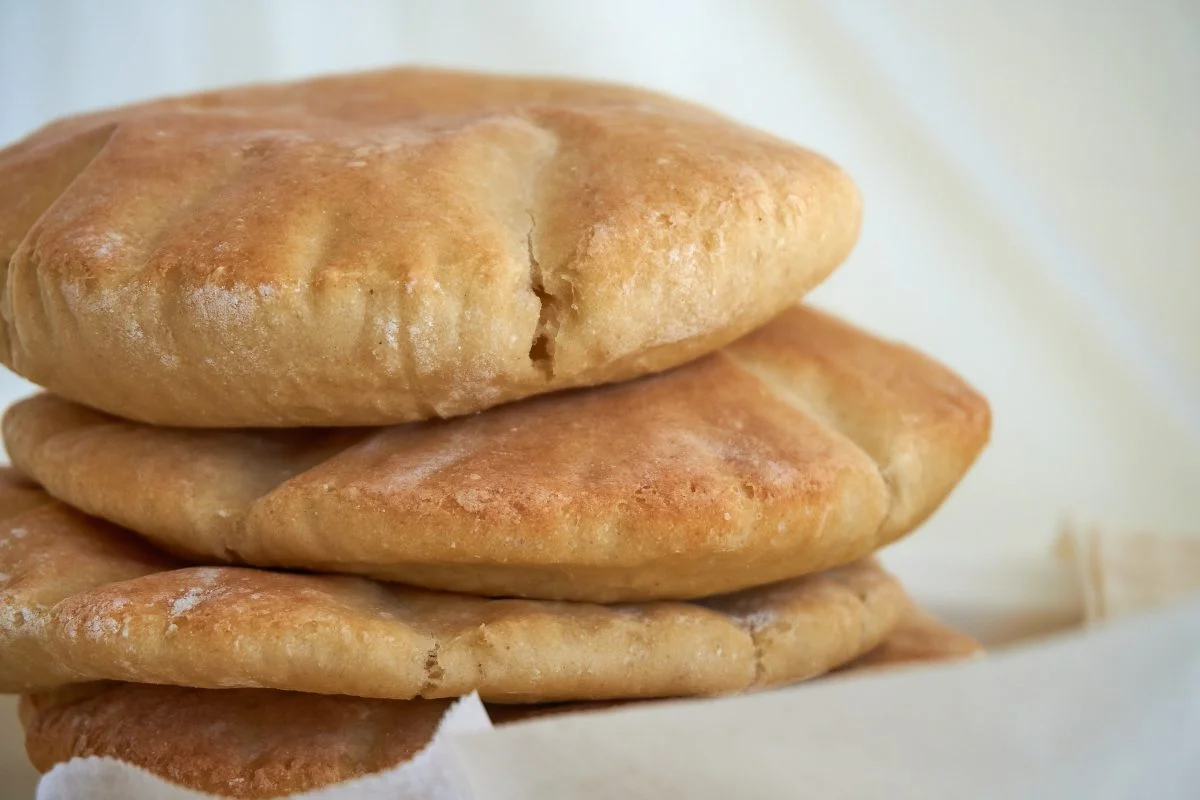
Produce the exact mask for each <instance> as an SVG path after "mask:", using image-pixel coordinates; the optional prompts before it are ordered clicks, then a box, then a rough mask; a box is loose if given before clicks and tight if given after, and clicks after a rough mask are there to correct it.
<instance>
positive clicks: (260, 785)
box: [21, 683, 449, 797]
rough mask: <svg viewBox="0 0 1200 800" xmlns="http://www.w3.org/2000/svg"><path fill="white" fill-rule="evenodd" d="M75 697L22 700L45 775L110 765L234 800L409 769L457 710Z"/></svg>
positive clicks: (142, 693)
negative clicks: (78, 761)
mask: <svg viewBox="0 0 1200 800" xmlns="http://www.w3.org/2000/svg"><path fill="white" fill-rule="evenodd" d="M71 688H72V690H73V691H71V692H68V693H66V694H65V695H64V693H62V692H50V693H44V694H34V695H26V696H25V697H23V698H22V699H21V717H22V723H23V725H24V727H25V750H26V752H27V753H28V754H29V760H30V761H31V762H32V763H33V765H34V767H35V768H37V769H38V770H39V771H41V772H46V771H48V770H49V769H50V768H51V767H53V766H54V765H55V764H57V763H60V762H63V761H69V760H70V759H71V758H74V757H76V756H93V755H94V756H109V757H111V758H117V759H120V760H122V761H126V762H128V763H131V764H135V765H137V766H139V767H142V768H143V769H146V770H149V771H150V772H153V773H154V774H156V775H159V776H160V777H162V778H165V779H166V780H169V781H171V782H173V783H177V784H180V785H182V786H186V787H188V788H190V789H196V790H199V791H203V792H211V793H213V794H219V795H222V796H230V797H278V796H280V795H285V794H290V793H293V792H300V791H305V790H307V789H315V788H318V787H321V786H326V785H328V784H331V783H339V782H341V781H345V780H350V779H351V778H356V777H359V776H361V775H367V774H370V773H372V772H379V771H381V770H384V769H387V768H389V767H392V766H394V765H396V764H399V763H402V762H404V761H408V760H409V759H411V758H412V757H413V756H414V755H416V753H418V752H420V750H421V748H423V747H424V746H425V745H426V744H427V743H428V742H429V739H430V738H432V736H433V733H434V731H435V730H436V729H437V725H438V722H439V721H440V720H441V717H442V715H443V713H444V712H445V710H446V708H447V706H448V705H449V701H447V700H412V701H399V702H398V701H390V700H370V699H363V698H357V697H344V696H333V695H315V694H298V693H293V692H277V691H270V690H265V689H226V690H221V691H213V690H206V689H187V688H182V687H177V686H151V685H146V684H131V683H129V684H120V683H118V684H107V685H100V686H93V687H83V688H82V690H81V689H80V688H77V687H71Z"/></svg>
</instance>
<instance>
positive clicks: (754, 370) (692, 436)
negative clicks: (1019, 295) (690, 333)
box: [4, 308, 991, 602]
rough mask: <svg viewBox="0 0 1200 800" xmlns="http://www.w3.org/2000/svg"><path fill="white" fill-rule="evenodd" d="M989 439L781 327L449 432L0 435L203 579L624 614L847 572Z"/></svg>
mask: <svg viewBox="0 0 1200 800" xmlns="http://www.w3.org/2000/svg"><path fill="white" fill-rule="evenodd" d="M990 423H991V420H990V416H989V411H988V407H987V403H986V402H985V401H984V400H983V398H981V397H980V396H979V395H978V394H977V393H976V392H974V391H973V390H972V389H971V388H970V387H969V386H968V385H966V384H965V383H964V382H963V381H962V380H961V379H959V378H958V377H957V376H955V375H954V374H953V373H951V372H950V371H948V370H947V369H945V368H944V367H941V366H940V365H938V364H936V363H934V362H932V361H930V360H929V359H927V358H925V357H924V356H921V355H920V354H918V353H916V352H914V351H912V350H910V349H908V348H905V347H902V346H900V345H896V344H891V343H887V342H884V341H881V340H879V339H876V338H874V337H872V336H869V335H868V334H866V333H863V332H861V331H858V330H855V329H854V328H852V327H850V326H848V325H846V324H844V323H841V322H838V321H837V320H835V319H833V318H831V317H828V316H826V315H824V314H821V313H819V312H817V311H813V310H811V309H805V308H793V309H791V310H789V311H788V312H786V313H785V314H783V315H782V316H781V317H780V318H778V319H777V320H775V321H773V322H772V323H771V324H769V325H767V326H766V327H765V328H763V329H761V330H759V331H757V332H755V333H753V334H751V335H750V336H747V337H745V338H743V339H742V340H740V341H738V342H737V343H735V344H733V345H731V346H729V347H727V348H725V349H724V350H723V351H721V352H720V353H717V354H714V355H712V356H710V357H707V358H705V359H701V360H700V361H697V362H694V363H692V364H689V365H687V366H684V367H681V368H679V369H676V370H673V371H671V372H668V373H665V374H662V375H658V376H655V377H651V378H645V379H642V380H639V381H635V382H631V383H625V384H621V385H616V386H610V387H604V388H599V389H592V390H588V391H580V392H575V393H570V394H562V395H556V396H552V397H546V398H539V399H537V400H532V401H527V402H525V403H520V404H515V405H509V406H505V407H502V408H498V409H493V410H492V411H489V412H488V413H486V414H480V415H478V416H473V417H467V418H461V419H456V420H450V421H447V422H437V423H424V424H414V425H407V426H400V427H394V428H386V429H373V430H369V431H346V430H300V431H266V432H263V431H196V430H186V429H164V428H157V427H152V426H146V425H140V424H137V423H132V422H126V421H123V420H118V419H115V418H113V417H109V416H106V415H103V414H100V413H97V412H94V411H90V410H88V409H85V408H83V407H81V406H77V405H74V404H71V403H68V402H66V401H64V400H60V399H58V398H55V397H53V396H49V395H42V396H38V397H34V398H31V399H29V400H26V401H24V402H22V403H19V404H17V405H16V406H14V407H13V408H11V409H10V410H9V411H8V413H7V414H6V416H5V419H4V436H5V443H6V445H7V447H8V451H9V453H10V455H11V456H12V458H13V460H14V462H15V463H16V464H17V465H18V466H19V467H20V468H21V469H22V470H24V471H25V472H26V473H28V474H29V475H31V476H33V477H34V478H36V479H37V480H38V481H39V482H40V483H41V484H42V485H44V486H45V487H46V488H47V490H48V491H49V492H50V493H51V494H53V495H55V496H56V497H59V498H61V499H62V500H64V501H66V502H68V503H70V504H72V505H73V506H75V507H77V508H80V509H83V510H84V511H86V512H88V513H90V514H94V515H96V516H99V517H103V518H105V519H108V520H111V521H113V522H116V523H117V524H120V525H122V526H124V527H127V528H130V529H132V530H135V531H138V532H139V533H142V534H144V535H146V536H147V537H149V538H151V539H152V540H154V541H155V542H156V543H157V544H159V545H160V546H162V547H164V548H166V549H168V550H171V551H174V552H177V553H181V554H183V555H187V556H190V557H192V558H195V559H198V560H206V561H212V560H214V559H215V560H229V561H234V562H245V563H250V564H255V565H259V566H268V567H287V568H300V569H310V570H318V571H328V572H336V573H358V574H364V575H367V576H371V577H375V578H381V579H384V580H397V581H401V582H404V583H407V584H412V585H418V586H425V587H428V588H434V589H444V590H451V591H462V592H468V593H471V594H485V595H496V596H510V597H511V596H519V597H531V598H545V599H564V600H587V601H594V602H624V601H637V600H648V599H678V598H688V597H704V596H707V595H711V594H716V593H720V592H728V591H736V590H738V589H742V588H745V587H747V586H753V585H757V584H762V583H767V582H771V581H776V580H782V579H785V578H790V577H794V576H796V575H801V574H805V573H812V572H817V571H820V570H823V569H826V568H829V567H833V566H837V565H839V564H845V563H848V562H851V561H854V560H856V559H859V558H863V557H865V556H867V555H868V554H870V553H872V552H874V551H875V550H877V549H878V548H879V547H881V546H883V545H884V544H887V543H888V542H891V541H893V540H895V539H897V538H898V537H900V536H901V535H903V534H905V533H906V532H908V531H909V530H911V529H912V528H913V527H915V526H916V525H917V524H919V523H920V522H921V521H922V520H924V519H925V517H926V516H928V515H929V514H930V513H931V512H932V511H933V510H934V509H935V508H936V507H937V506H938V505H939V504H940V503H941V501H942V500H943V499H944V498H945V496H946V495H947V494H948V493H949V492H950V490H951V489H952V488H953V487H954V486H955V484H957V482H958V481H959V479H960V478H961V477H962V475H963V474H964V473H965V471H966V470H967V469H968V467H969V466H970V464H971V463H972V462H973V460H974V459H975V457H976V456H977V454H978V453H979V452H980V450H981V449H982V448H983V446H984V444H985V442H986V441H987V438H988V434H989V429H990ZM130 487H137V490H136V491H131V490H130Z"/></svg>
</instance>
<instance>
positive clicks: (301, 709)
mask: <svg viewBox="0 0 1200 800" xmlns="http://www.w3.org/2000/svg"><path fill="white" fill-rule="evenodd" d="M979 652H980V651H979V646H978V644H977V643H975V642H974V641H973V640H972V639H970V637H968V636H966V635H964V634H961V633H958V632H957V631H954V630H951V629H949V628H947V627H945V626H944V625H941V624H940V623H938V622H937V621H936V620H933V619H931V618H930V617H928V616H927V615H925V614H923V613H922V612H920V611H918V610H916V609H912V610H910V611H909V612H908V614H907V615H906V616H905V618H904V619H903V621H902V622H901V624H900V626H899V627H898V628H897V629H896V630H895V631H893V632H892V634H891V635H889V636H888V638H887V639H885V640H884V642H883V644H881V645H880V646H879V647H877V648H875V649H874V650H872V651H871V653H869V654H868V655H867V656H865V657H863V658H861V659H859V660H858V661H856V662H854V664H855V665H857V664H859V663H860V662H861V663H863V664H865V663H866V662H868V661H869V662H870V663H871V665H872V667H873V668H877V669H878V668H881V667H884V666H891V667H894V666H902V665H910V666H911V665H917V664H925V663H935V662H943V661H952V660H957V659H961V658H967V657H970V656H973V655H976V654H978V653H979ZM853 668H854V666H853V665H852V666H851V667H850V668H847V669H844V670H842V672H843V673H844V672H846V671H848V670H849V669H853ZM449 703H450V701H449V700H408V701H396V700H373V699H365V698H357V697H346V696H331V695H314V694H303V693H297V692H279V691H272V690H267V689H232V690H209V689H190V688H183V687H176V686H154V685H149V684H129V683H107V684H90V685H82V686H69V687H64V688H63V689H59V690H54V691H49V692H42V693H37V694H31V695H26V696H25V697H23V698H22V702H21V716H22V723H23V725H24V727H25V733H26V749H27V751H28V753H29V756H30V759H31V761H32V762H33V764H34V766H35V767H37V768H38V769H39V770H41V771H43V772H45V771H47V770H49V769H50V768H51V767H53V766H54V765H55V764H58V763H61V762H64V761H68V760H70V759H71V758H75V757H82V756H108V757H111V758H117V759H120V760H122V761H126V762H128V763H132V764H135V765H137V766H140V767H142V768H144V769H147V770H150V771H151V772H153V773H155V774H157V775H160V776H161V777H163V778H166V779H167V780H170V781H173V782H175V783H178V784H181V785H184V786H187V787H190V788H193V789H199V790H201V791H208V792H213V793H216V794H222V795H231V796H235V797H273V796H277V795H281V794H286V793H289V792H298V791H305V790H310V789H315V788H318V787H321V786H326V785H329V784H332V783H338V782H340V781H345V780H350V779H352V778H356V777H360V776H362V775H368V774H371V773H374V772H378V771H381V770H384V769H388V768H390V767H393V766H395V765H397V764H401V763H404V762H406V761H408V760H409V759H411V758H412V756H413V755H415V754H416V753H417V752H419V751H420V749H421V748H422V747H423V746H424V745H425V744H426V743H427V742H428V741H429V739H430V738H431V737H432V736H433V733H434V731H435V730H436V727H437V724H438V722H439V721H440V719H441V717H442V715H443V713H444V712H445V710H446V708H447V707H448V706H449ZM617 705H625V704H622V703H560V704H547V705H501V706H496V705H493V706H490V707H489V708H488V713H489V714H490V715H491V717H492V720H493V722H495V723H496V724H508V723H511V722H519V721H522V720H526V719H533V718H537V717H544V716H547V715H557V714H565V713H581V712H592V711H597V710H603V709H605V708H611V707H614V706H617Z"/></svg>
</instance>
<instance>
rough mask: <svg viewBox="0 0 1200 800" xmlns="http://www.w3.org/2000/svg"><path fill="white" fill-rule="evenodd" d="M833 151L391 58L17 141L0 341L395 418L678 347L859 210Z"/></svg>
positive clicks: (3, 203)
mask: <svg viewBox="0 0 1200 800" xmlns="http://www.w3.org/2000/svg"><path fill="white" fill-rule="evenodd" d="M859 215H860V207H859V199H858V195H857V192H856V190H855V188H854V186H853V185H852V184H851V183H850V181H849V180H848V179H847V178H846V177H845V175H844V174H843V173H842V172H841V171H840V170H839V169H838V168H837V167H835V166H834V165H833V164H831V163H830V162H828V161H826V160H825V159H823V158H821V157H819V156H817V155H815V154H813V153H810V152H808V151H806V150H803V149H801V148H799V147H796V146H793V145H791V144H787V143H785V142H782V141H780V140H778V139H776V138H773V137H771V136H769V135H767V134H764V133H761V132H757V131H754V130H751V129H748V128H746V127H743V126H741V125H738V124H736V123H734V122H732V121H730V120H728V119H726V118H724V117H722V116H720V115H717V114H715V113H712V112H710V111H707V110H705V109H702V108H699V107H697V106H694V105H690V104H687V103H683V102H681V101H678V100H674V99H671V98H668V97H664V96H662V95H658V94H654V93H651V92H645V91H640V90H636V89H630V88H624V87H617V86H607V85H603V84H593V83H583V82H576V81H564V80H546V79H533V78H511V77H499V76H491V75H479V74H470V73H458V72H445V71H438V70H425V69H394V70H386V71H381V72H373V73H365V74H358V75H346V76H338V77H331V78H322V79H318V80H310V81H304V82H300V83H289V84H277V85H262V86H251V87H245V88H238V89H231V90H225V91H216V92H209V93H205V94H199V95H193V96H189V97H179V98H172V99H167V100H159V101H155V102H150V103H144V104H141V105H135V106H128V107H125V108H118V109H114V110H110V111H102V112H99V113H93V114H87V115H83V116H77V117H71V118H68V119H64V120H61V121H59V122H57V123H54V124H52V125H49V126H48V127H46V128H43V129H42V130H40V131H38V132H36V133H34V134H33V135H32V136H30V137H29V138H27V139H25V140H23V141H21V142H18V143H16V144H14V145H12V146H10V147H9V148H8V149H6V150H3V151H0V264H6V265H7V268H6V272H7V275H6V276H5V280H3V281H0V287H3V297H2V298H0V311H2V313H3V323H4V324H3V325H2V326H0V358H3V360H4V363H6V364H7V365H8V366H10V367H12V368H13V369H15V370H16V371H17V372H19V373H21V374H22V375H24V376H26V377H27V378H29V379H31V380H33V381H35V382H37V383H40V384H42V385H43V386H45V387H47V388H49V389H50V390H52V391H54V392H56V393H58V394H60V395H62V396H64V397H68V398H71V399H73V400H76V401H79V402H83V403H88V404H91V405H93V406H95V407H97V408H100V409H103V410H105V411H108V412H111V413H114V414H118V415H121V416H124V417H128V418H130V419H137V420H142V421H147V422H154V423H162V424H173V425H188V426H246V425H257V426H300V425H354V424H386V423H395V422H404V421H409V420H418V419H426V418H430V417H435V416H452V415H457V414H464V413H467V412H471V411H477V410H480V409H483V408H487V407H489V406H493V405H496V404H498V403H502V402H505V401H509V400H513V399H516V398H520V397H524V396H529V395H533V394H538V393H541V392H545V391H549V390H553V389H561V388H565V387H572V386H583V385H591V384H596V383H603V382H608V381H614V380H619V379H624V378H630V377H633V376H636V375H640V374H644V373H647V372H653V371H656V370H661V369H664V368H667V367H670V366H673V365H676V364H680V363H683V362H685V361H687V360H690V359H692V358H695V357H697V356H699V355H702V354H703V353H706V352H709V351H711V350H714V349H716V348H718V347H720V346H721V345H723V344H725V343H727V342H729V341H731V340H733V339H735V338H736V337H738V336H740V335H742V334H744V333H746V332H748V331H749V330H751V329H753V328H755V327H757V326H758V325H761V324H762V323H764V322H766V321H767V320H768V319H770V318H771V317H772V316H774V315H775V314H776V313H778V312H779V311H780V310H782V309H783V308H784V307H785V306H786V305H788V304H789V303H792V302H795V301H796V300H797V299H799V298H800V297H801V296H802V295H803V294H804V293H805V292H806V291H807V290H808V289H810V288H811V287H812V286H814V285H815V284H816V283H818V282H819V281H820V280H822V279H823V278H824V277H825V276H826V275H827V274H828V273H829V272H830V271H831V270H832V269H833V268H834V267H835V266H836V265H837V264H838V263H839V262H840V261H841V260H842V259H843V258H844V256H845V255H846V254H847V252H848V251H849V249H850V247H851V245H852V244H853V242H854V239H855V238H856V236H857V231H858V225H859Z"/></svg>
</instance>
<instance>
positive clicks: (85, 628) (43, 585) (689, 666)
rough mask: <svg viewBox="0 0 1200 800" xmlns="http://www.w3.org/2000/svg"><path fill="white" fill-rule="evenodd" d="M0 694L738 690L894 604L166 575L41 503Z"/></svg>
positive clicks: (8, 609) (523, 695) (891, 613)
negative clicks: (517, 594)
mask: <svg viewBox="0 0 1200 800" xmlns="http://www.w3.org/2000/svg"><path fill="white" fill-rule="evenodd" d="M17 530H20V531H21V537H20V539H19V540H14V543H13V546H10V547H0V573H3V575H4V578H3V579H2V580H0V619H4V620H7V621H8V623H9V624H7V625H3V626H0V690H5V691H25V690H31V689H39V688H52V687H55V686H59V685H62V684H64V683H76V682H79V681H82V680H124V681H133V682H141V683H163V684H177V685H184V686H195V687H202V688H237V687H250V688H254V687H263V688H275V689H288V690H296V691H306V692H316V693H320V694H352V695H356V696H362V697H385V698H394V699H409V698H413V697H426V698H439V697H457V696H460V695H464V694H468V693H470V692H471V691H476V690H477V691H478V692H479V693H480V695H481V696H482V697H484V698H485V699H487V700H493V701H499V702H538V701H554V700H578V699H605V698H616V697H622V698H624V697H659V696H690V695H704V694H717V693H724V692H734V691H741V690H744V689H747V688H751V687H755V686H767V685H774V684H778V683H785V682H790V681H796V680H803V679H805V678H809V677H813V676H814V675H817V674H820V673H822V672H825V671H828V670H830V669H832V668H834V667H836V666H838V665H840V664H842V663H844V662H846V661H848V660H850V659H852V658H854V657H856V656H858V655H861V654H862V653H865V652H867V651H868V650H870V649H871V648H872V647H874V646H875V645H877V644H878V643H879V641H881V640H882V639H883V637H884V636H886V635H887V632H888V631H889V630H891V628H893V627H894V626H895V624H896V622H897V621H898V619H899V616H900V614H901V613H902V611H903V610H904V608H905V606H906V603H907V600H906V598H905V595H904V592H903V590H902V589H901V588H900V586H899V584H898V583H897V582H896V580H895V579H894V578H892V577H891V576H890V575H888V574H887V573H886V572H884V571H883V570H882V569H881V568H880V567H879V566H878V565H877V564H875V563H873V562H871V561H865V562H861V563H858V564H854V565H850V566H847V567H843V568H840V569H836V570H831V571H828V572H825V573H821V574H819V575H813V576H808V577H806V578H799V579H795V580H792V581H787V582H783V583H780V584H776V585H772V586H768V587H761V588H757V589H749V590H745V591H744V592H742V593H739V594H738V595H734V596H728V597H724V598H715V599H711V600H707V601H704V602H702V603H683V602H655V603H644V604H635V605H624V606H602V605H595V604H589V603H561V602H549V601H530V600H492V599H487V598H481V597H473V596H468V595H457V594H448V593H441V592H432V591H428V590H424V589H413V588H409V587H405V586H400V585H396V584H381V583H376V582H373V581H369V580H366V579H363V578H351V577H341V576H313V575H298V574H290V573H280V572H269V571H266V570H259V569H246V568H241V567H187V568H178V567H176V565H173V564H171V563H170V562H169V561H167V560H166V559H165V557H162V556H158V555H156V554H154V553H153V552H151V551H149V549H148V548H146V547H145V546H144V545H141V544H139V543H138V542H137V541H136V540H134V539H132V538H131V537H129V536H128V535H126V534H125V533H124V532H123V531H120V530H119V529H116V528H113V527H111V526H109V525H107V524H105V523H101V522H98V521H96V520H92V519H89V518H87V517H84V516H83V515H81V514H79V513H78V512H76V511H74V510H72V509H69V508H67V507H65V506H62V505H58V504H54V505H50V506H46V507H43V508H40V509H36V510H34V511H31V512H28V513H26V514H23V515H20V516H18V517H15V518H13V519H11V520H8V521H6V522H4V523H0V541H7V540H9V539H11V538H12V536H13V533H14V532H15V531H17Z"/></svg>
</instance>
